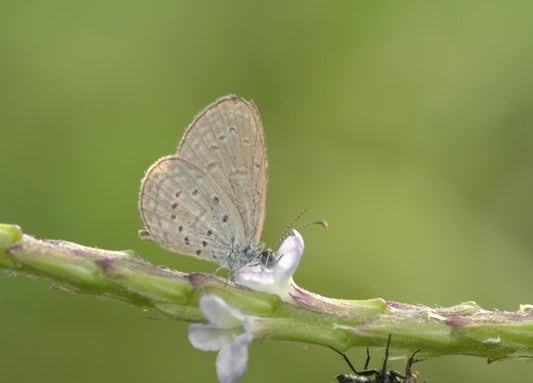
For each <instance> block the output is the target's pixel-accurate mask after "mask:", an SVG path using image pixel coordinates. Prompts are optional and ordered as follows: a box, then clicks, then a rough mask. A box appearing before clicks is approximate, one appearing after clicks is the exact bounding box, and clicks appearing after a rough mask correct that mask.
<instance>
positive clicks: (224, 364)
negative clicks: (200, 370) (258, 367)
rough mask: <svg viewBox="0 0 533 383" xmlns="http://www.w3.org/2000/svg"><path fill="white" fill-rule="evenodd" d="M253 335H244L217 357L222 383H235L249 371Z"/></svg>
mask: <svg viewBox="0 0 533 383" xmlns="http://www.w3.org/2000/svg"><path fill="white" fill-rule="evenodd" d="M251 340H252V337H251V334H247V333H244V334H242V335H240V336H239V337H237V338H236V339H235V341H234V342H233V343H232V344H231V345H229V346H226V347H223V348H222V349H221V350H220V352H219V353H218V356H217V362H216V367H217V376H218V379H219V380H220V382H221V383H234V382H236V381H238V380H239V379H241V378H242V377H243V376H244V374H246V371H247V370H248V344H250V342H251Z"/></svg>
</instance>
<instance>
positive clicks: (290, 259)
mask: <svg viewBox="0 0 533 383" xmlns="http://www.w3.org/2000/svg"><path fill="white" fill-rule="evenodd" d="M292 232H293V234H294V235H291V236H289V237H287V239H285V241H283V243H282V244H281V246H280V247H279V250H278V252H277V253H276V257H277V259H279V261H278V263H277V264H276V267H275V268H274V272H273V273H274V280H275V281H276V282H278V283H282V282H283V283H285V282H288V281H289V279H290V278H292V276H293V275H294V272H295V271H296V269H297V268H298V265H299V264H300V259H302V254H303V253H304V240H303V238H302V236H301V234H300V233H298V232H297V231H296V230H293V231H292Z"/></svg>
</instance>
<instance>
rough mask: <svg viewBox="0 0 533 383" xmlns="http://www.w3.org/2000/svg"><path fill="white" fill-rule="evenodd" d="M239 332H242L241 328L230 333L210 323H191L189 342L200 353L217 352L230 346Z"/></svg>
mask: <svg viewBox="0 0 533 383" xmlns="http://www.w3.org/2000/svg"><path fill="white" fill-rule="evenodd" d="M239 330H240V331H239ZM239 332H242V328H240V329H235V330H234V331H231V330H226V329H220V328H218V327H217V326H215V325H213V324H211V323H207V324H206V323H193V324H191V325H189V342H191V344H192V345H193V346H194V347H195V348H197V349H199V350H202V351H218V350H220V349H221V348H222V347H224V346H225V345H227V344H231V342H232V341H233V339H234V337H235V335H236V334H238V333H239Z"/></svg>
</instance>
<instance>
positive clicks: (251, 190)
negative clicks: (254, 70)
mask: <svg viewBox="0 0 533 383" xmlns="http://www.w3.org/2000/svg"><path fill="white" fill-rule="evenodd" d="M267 189H268V160H267V148H266V140H265V134H264V131H263V124H262V122H261V117H260V115H259V111H258V109H257V107H256V106H255V104H254V103H253V102H250V101H246V100H244V99H242V98H238V97H237V96H235V95H227V96H225V97H222V98H219V99H218V100H216V101H215V102H213V103H212V104H211V105H209V106H207V107H206V108H205V109H204V110H203V111H201V112H200V113H199V114H198V115H197V116H196V118H195V119H194V120H193V122H192V123H191V125H189V127H188V128H187V130H186V131H185V134H184V135H183V138H182V139H181V142H180V144H179V146H178V150H177V153H176V154H173V155H170V156H166V157H162V158H160V159H159V160H157V161H156V162H155V163H154V164H153V165H152V166H150V168H149V169H148V170H147V171H146V174H145V176H144V178H143V179H142V181H141V190H140V195H139V210H140V213H141V217H142V220H143V221H144V225H145V228H146V229H145V230H140V231H139V236H140V237H141V238H142V239H148V240H152V241H154V242H156V243H157V244H159V245H160V246H161V247H163V248H165V249H167V250H170V251H173V252H176V253H180V254H184V255H189V256H192V257H196V258H199V259H203V260H207V261H213V262H217V263H218V264H219V265H220V266H221V267H223V268H228V269H230V270H238V269H239V268H241V267H243V266H246V265H252V264H262V265H264V266H266V267H273V265H274V264H275V262H276V260H275V255H274V253H273V252H272V250H269V249H267V250H265V249H264V247H263V245H262V244H261V242H260V241H261V235H262V232H263V226H264V221H265V216H266V199H267Z"/></svg>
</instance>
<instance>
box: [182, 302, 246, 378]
mask: <svg viewBox="0 0 533 383" xmlns="http://www.w3.org/2000/svg"><path fill="white" fill-rule="evenodd" d="M199 307H200V310H201V311H202V313H203V314H204V316H205V317H206V319H207V320H208V323H194V324H191V325H190V326H189V341H190V342H191V344H192V345H193V346H194V347H196V348H198V349H200V350H203V351H219V353H218V356H217V362H216V368H217V375H218V379H219V380H220V382H221V383H234V382H236V381H238V380H239V379H241V378H242V377H243V376H244V374H245V373H246V371H247V369H248V345H249V344H250V343H251V342H252V340H253V339H254V337H253V334H252V324H251V321H250V319H249V318H248V317H247V316H246V315H244V314H243V313H242V312H241V311H240V310H239V309H237V308H235V307H233V306H230V305H228V304H227V303H226V302H224V300H223V299H222V298H219V297H217V296H215V295H204V296H202V297H201V298H200V302H199Z"/></svg>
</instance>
